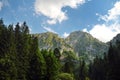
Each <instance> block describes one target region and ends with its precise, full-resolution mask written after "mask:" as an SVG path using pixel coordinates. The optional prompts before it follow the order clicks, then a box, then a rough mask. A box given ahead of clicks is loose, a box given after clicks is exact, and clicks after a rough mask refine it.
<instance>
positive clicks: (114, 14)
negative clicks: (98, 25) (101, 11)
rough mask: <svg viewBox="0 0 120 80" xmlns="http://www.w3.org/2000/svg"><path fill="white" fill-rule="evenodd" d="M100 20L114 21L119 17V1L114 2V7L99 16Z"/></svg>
mask: <svg viewBox="0 0 120 80" xmlns="http://www.w3.org/2000/svg"><path fill="white" fill-rule="evenodd" d="M100 18H101V19H102V20H105V21H111V20H112V21H116V20H117V19H119V18H120V1H119V2H116V3H115V4H114V7H113V8H112V9H110V10H108V14H107V15H104V16H100Z"/></svg>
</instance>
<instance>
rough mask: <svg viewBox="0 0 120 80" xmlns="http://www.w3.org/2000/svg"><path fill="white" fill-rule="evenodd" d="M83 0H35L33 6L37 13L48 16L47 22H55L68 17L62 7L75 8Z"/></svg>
mask: <svg viewBox="0 0 120 80" xmlns="http://www.w3.org/2000/svg"><path fill="white" fill-rule="evenodd" d="M84 2H85V0H36V1H35V4H34V7H35V12H36V13H37V14H42V15H44V16H46V17H48V18H49V20H48V21H47V22H48V24H56V23H57V22H59V23H61V22H62V21H64V20H66V19H68V17H67V14H66V12H64V11H62V8H63V7H66V6H68V7H71V8H77V7H78V5H80V4H83V3H84Z"/></svg>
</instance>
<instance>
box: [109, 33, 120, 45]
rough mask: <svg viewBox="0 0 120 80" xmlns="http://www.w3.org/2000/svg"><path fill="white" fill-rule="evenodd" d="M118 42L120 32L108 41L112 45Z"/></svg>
mask: <svg viewBox="0 0 120 80" xmlns="http://www.w3.org/2000/svg"><path fill="white" fill-rule="evenodd" d="M118 41H119V42H120V34H117V35H116V36H115V37H114V38H113V39H112V40H111V41H110V42H108V44H109V43H112V45H116V43H117V42H118Z"/></svg>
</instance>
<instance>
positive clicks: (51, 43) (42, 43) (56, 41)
mask: <svg viewBox="0 0 120 80" xmlns="http://www.w3.org/2000/svg"><path fill="white" fill-rule="evenodd" d="M34 36H36V37H37V38H38V42H39V48H40V49H48V50H50V49H52V50H54V49H55V48H59V49H60V50H61V51H63V50H67V51H69V50H73V48H72V47H71V46H70V45H68V44H66V42H65V40H64V38H60V37H59V36H58V34H55V33H52V32H46V33H41V34H34Z"/></svg>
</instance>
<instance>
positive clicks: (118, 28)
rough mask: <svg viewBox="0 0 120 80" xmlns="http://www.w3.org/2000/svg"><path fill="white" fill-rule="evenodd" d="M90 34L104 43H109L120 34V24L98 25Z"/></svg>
mask: <svg viewBox="0 0 120 80" xmlns="http://www.w3.org/2000/svg"><path fill="white" fill-rule="evenodd" d="M89 33H90V34H91V35H92V36H93V37H95V38H97V39H99V40H100V41H102V42H108V41H110V40H111V39H112V38H113V37H114V36H116V35H117V34H118V33H120V24H112V25H106V24H101V25H100V24H97V25H95V26H94V27H93V29H91V30H90V31H89Z"/></svg>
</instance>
